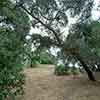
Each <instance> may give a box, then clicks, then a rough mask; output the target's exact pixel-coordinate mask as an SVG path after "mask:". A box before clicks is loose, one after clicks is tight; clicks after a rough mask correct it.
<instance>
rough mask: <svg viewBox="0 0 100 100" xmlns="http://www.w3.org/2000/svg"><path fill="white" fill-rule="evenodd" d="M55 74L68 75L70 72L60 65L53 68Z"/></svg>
mask: <svg viewBox="0 0 100 100" xmlns="http://www.w3.org/2000/svg"><path fill="white" fill-rule="evenodd" d="M55 74H56V75H70V74H71V71H70V70H68V69H67V68H66V67H65V66H64V65H63V64H61V65H57V66H56V67H55Z"/></svg>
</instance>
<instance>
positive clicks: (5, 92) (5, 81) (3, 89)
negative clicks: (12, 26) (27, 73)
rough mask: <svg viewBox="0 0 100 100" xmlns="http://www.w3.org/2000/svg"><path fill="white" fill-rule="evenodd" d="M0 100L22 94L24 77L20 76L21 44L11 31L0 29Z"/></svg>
mask: <svg viewBox="0 0 100 100" xmlns="http://www.w3.org/2000/svg"><path fill="white" fill-rule="evenodd" d="M0 33H1V34H0V40H1V41H0V48H1V49H0V100H4V99H5V98H6V97H8V96H11V94H12V95H15V96H16V95H17V94H20V93H22V92H23V84H24V75H23V74H21V70H22V68H21V67H20V66H16V65H18V64H17V63H19V64H21V59H22V58H21V53H20V52H21V49H20V48H21V46H22V44H21V42H20V41H19V39H18V38H16V34H15V33H14V32H13V31H9V30H6V29H5V28H3V27H2V28H1V29H0Z"/></svg>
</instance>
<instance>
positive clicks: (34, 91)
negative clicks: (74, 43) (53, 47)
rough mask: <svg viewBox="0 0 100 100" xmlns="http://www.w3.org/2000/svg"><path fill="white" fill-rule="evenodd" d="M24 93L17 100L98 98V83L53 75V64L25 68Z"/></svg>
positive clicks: (85, 79) (98, 99) (99, 94)
mask: <svg viewBox="0 0 100 100" xmlns="http://www.w3.org/2000/svg"><path fill="white" fill-rule="evenodd" d="M25 74H26V85H25V95H24V96H23V97H21V98H19V99H18V100H100V84H99V83H91V82H90V81H88V80H87V78H82V77H72V76H59V77H57V76H55V75H54V74H53V66H41V67H38V68H34V69H27V70H25Z"/></svg>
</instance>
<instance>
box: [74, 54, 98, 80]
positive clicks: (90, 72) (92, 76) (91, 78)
mask: <svg viewBox="0 0 100 100" xmlns="http://www.w3.org/2000/svg"><path fill="white" fill-rule="evenodd" d="M75 57H76V58H77V59H78V60H79V61H80V63H81V64H82V66H83V68H84V69H85V71H86V72H87V74H88V78H89V79H90V80H91V81H96V80H95V77H94V75H93V73H92V71H91V70H90V69H89V67H88V66H87V64H86V63H85V62H84V61H83V60H82V58H81V57H80V56H79V55H75Z"/></svg>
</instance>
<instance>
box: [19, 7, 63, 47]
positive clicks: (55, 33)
mask: <svg viewBox="0 0 100 100" xmlns="http://www.w3.org/2000/svg"><path fill="white" fill-rule="evenodd" d="M20 7H21V8H22V9H23V10H24V11H25V12H26V13H27V14H29V15H30V16H31V17H32V18H34V19H35V20H37V21H38V22H39V23H41V24H42V25H43V26H44V27H46V28H47V29H49V30H50V31H51V32H52V33H53V34H54V35H55V38H56V39H57V41H58V43H59V45H62V41H61V39H59V37H58V35H57V32H55V31H54V30H53V29H52V27H50V26H48V25H46V24H44V23H43V22H42V21H41V20H40V19H39V18H37V17H35V16H34V15H33V14H32V13H30V12H29V11H28V10H27V9H26V8H25V7H24V6H20Z"/></svg>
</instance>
